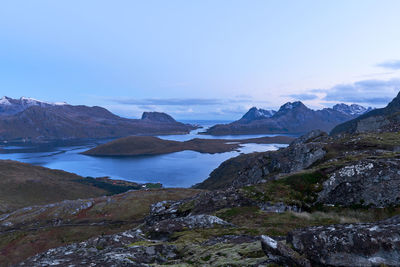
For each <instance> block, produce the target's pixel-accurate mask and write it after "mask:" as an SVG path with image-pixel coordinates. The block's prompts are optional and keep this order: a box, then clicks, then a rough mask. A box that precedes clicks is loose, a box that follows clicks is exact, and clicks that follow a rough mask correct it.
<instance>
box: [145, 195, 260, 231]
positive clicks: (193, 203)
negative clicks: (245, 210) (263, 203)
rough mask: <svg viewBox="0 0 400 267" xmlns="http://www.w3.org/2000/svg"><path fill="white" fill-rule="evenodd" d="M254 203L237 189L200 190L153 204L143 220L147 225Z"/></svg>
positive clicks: (253, 204)
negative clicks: (190, 195)
mask: <svg viewBox="0 0 400 267" xmlns="http://www.w3.org/2000/svg"><path fill="white" fill-rule="evenodd" d="M255 205H257V203H256V202H255V201H253V200H251V199H249V198H247V197H245V196H244V195H243V194H242V193H241V191H240V190H238V189H233V188H231V189H227V190H221V191H210V192H202V193H199V194H197V195H196V196H194V197H191V198H187V199H184V200H178V201H162V202H158V203H156V204H153V205H152V206H151V208H150V214H149V216H147V217H146V219H145V221H146V223H147V224H148V225H153V224H154V223H155V222H158V221H162V220H166V219H173V218H180V217H186V216H189V215H199V214H211V213H213V212H215V211H217V210H221V209H225V208H233V207H241V206H255Z"/></svg>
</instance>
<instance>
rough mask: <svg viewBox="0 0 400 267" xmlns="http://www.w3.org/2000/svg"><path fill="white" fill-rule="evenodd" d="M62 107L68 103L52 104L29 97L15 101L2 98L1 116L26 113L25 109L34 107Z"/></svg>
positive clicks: (0, 105)
mask: <svg viewBox="0 0 400 267" xmlns="http://www.w3.org/2000/svg"><path fill="white" fill-rule="evenodd" d="M60 105H67V103H65V102H57V103H51V102H45V101H41V100H37V99H34V98H29V97H21V98H19V99H13V98H10V97H7V96H3V97H2V98H0V115H13V114H16V113H19V112H21V111H24V110H25V109H27V108H29V107H32V106H40V107H51V106H60Z"/></svg>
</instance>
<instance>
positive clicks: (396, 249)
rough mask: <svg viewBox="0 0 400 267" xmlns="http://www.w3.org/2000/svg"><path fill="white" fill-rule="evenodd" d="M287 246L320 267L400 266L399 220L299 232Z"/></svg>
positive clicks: (315, 228)
mask: <svg viewBox="0 0 400 267" xmlns="http://www.w3.org/2000/svg"><path fill="white" fill-rule="evenodd" d="M287 242H288V243H290V244H292V245H293V247H294V249H295V250H296V251H297V252H299V253H301V254H303V255H304V256H305V257H307V258H308V259H309V260H311V262H312V263H313V264H315V265H317V266H319V265H323V266H349V267H350V266H351V267H356V266H363V267H367V266H400V216H397V217H394V218H391V219H389V220H385V221H380V222H376V223H360V224H340V225H331V226H315V227H309V228H305V229H298V230H294V231H292V232H290V233H289V234H288V237H287Z"/></svg>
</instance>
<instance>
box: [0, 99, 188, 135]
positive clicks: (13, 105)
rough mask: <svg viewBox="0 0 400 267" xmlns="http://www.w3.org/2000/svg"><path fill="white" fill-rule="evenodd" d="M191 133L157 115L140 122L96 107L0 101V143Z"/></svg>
mask: <svg viewBox="0 0 400 267" xmlns="http://www.w3.org/2000/svg"><path fill="white" fill-rule="evenodd" d="M192 129H194V127H193V126H191V125H188V124H183V123H180V122H177V121H175V120H174V119H173V118H172V117H171V116H169V115H167V114H165V113H160V112H145V113H144V114H143V116H142V119H127V118H122V117H119V116H117V115H115V114H113V113H111V112H110V111H108V110H107V109H105V108H102V107H97V106H95V107H88V106H83V105H79V106H72V105H68V104H66V103H48V102H43V101H39V100H34V99H30V98H20V99H12V98H8V97H3V98H1V100H0V141H24V142H43V141H49V140H65V139H88V138H91V139H92V138H93V139H100V138H116V137H124V136H128V135H160V134H183V133H188V132H189V131H190V130H192Z"/></svg>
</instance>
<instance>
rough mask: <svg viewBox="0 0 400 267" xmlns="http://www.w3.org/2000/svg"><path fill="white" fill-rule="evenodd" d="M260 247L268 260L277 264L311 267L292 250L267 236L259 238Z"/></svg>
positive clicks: (308, 262) (307, 261)
mask: <svg viewBox="0 0 400 267" xmlns="http://www.w3.org/2000/svg"><path fill="white" fill-rule="evenodd" d="M261 246H262V249H263V251H264V253H265V254H266V255H267V256H268V258H269V259H270V260H271V261H273V262H275V263H277V264H283V265H285V266H293V267H295V266H299V267H311V263H310V261H309V260H307V259H305V258H304V257H302V256H300V255H299V254H298V253H297V252H295V251H294V250H293V249H291V248H289V247H288V246H286V245H284V244H282V243H281V242H278V241H276V240H275V239H272V238H271V237H269V236H266V235H262V236H261Z"/></svg>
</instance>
